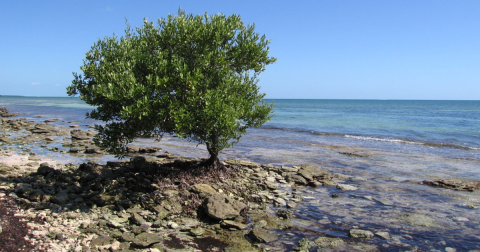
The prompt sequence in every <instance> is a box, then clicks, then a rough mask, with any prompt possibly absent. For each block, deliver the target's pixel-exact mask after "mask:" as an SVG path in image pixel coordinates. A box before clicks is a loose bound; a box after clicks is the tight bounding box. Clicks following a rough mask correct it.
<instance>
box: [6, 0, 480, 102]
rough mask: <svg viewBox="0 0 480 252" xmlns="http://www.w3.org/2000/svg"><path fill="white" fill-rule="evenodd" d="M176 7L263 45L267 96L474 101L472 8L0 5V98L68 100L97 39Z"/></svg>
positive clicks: (395, 3)
mask: <svg viewBox="0 0 480 252" xmlns="http://www.w3.org/2000/svg"><path fill="white" fill-rule="evenodd" d="M180 7H181V8H182V9H183V10H185V11H186V12H187V13H192V14H195V15H196V14H204V13H205V12H207V13H208V14H211V15H213V14H216V13H223V14H226V15H231V14H238V15H240V16H241V17H242V21H244V23H247V24H248V23H254V24H255V27H256V31H257V32H258V33H260V34H265V35H266V37H267V38H268V39H270V40H271V44H270V56H273V57H276V58H277V62H276V63H274V64H272V65H269V66H267V68H266V71H265V72H263V73H262V74H261V75H260V81H259V83H258V85H260V86H261V92H264V93H266V98H272V99H275V98H276V99H279V98H291V99H425V100H480V15H479V13H480V1H478V0H460V1H451V0H448V1H444V0H388V1H385V0H339V1H334V0H317V1H313V0H303V1H291V0H290V1H284V0H244V1H223V0H217V1H207V0H205V1H200V0H191V1H173V0H170V1H166V0H164V1H161V0H157V1H153V0H143V1H126V0H95V1H93V0H81V1H80V0H48V1H47V0H45V1H41V0H38V1H27V0H17V1H3V2H2V4H1V7H0V32H1V34H2V35H1V39H0V95H26V96H67V94H66V91H65V89H66V87H67V86H69V85H70V84H71V81H72V80H73V75H72V72H79V73H81V70H80V66H81V65H82V63H83V59H84V57H85V53H86V52H87V51H88V50H89V49H90V47H91V46H92V45H93V43H94V42H96V41H97V40H98V39H99V38H103V37H105V36H112V35H113V34H116V35H118V36H121V35H123V34H124V30H125V27H126V25H125V20H126V19H127V20H128V21H129V23H130V24H131V26H141V25H142V22H143V19H144V18H148V20H150V21H155V20H157V19H158V18H162V17H167V16H168V15H169V14H177V12H178V9H179V8H180Z"/></svg>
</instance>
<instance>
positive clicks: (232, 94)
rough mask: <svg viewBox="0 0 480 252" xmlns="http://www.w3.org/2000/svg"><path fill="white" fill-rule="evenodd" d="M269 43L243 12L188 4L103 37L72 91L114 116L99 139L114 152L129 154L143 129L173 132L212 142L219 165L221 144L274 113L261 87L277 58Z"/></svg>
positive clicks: (100, 115)
mask: <svg viewBox="0 0 480 252" xmlns="http://www.w3.org/2000/svg"><path fill="white" fill-rule="evenodd" d="M268 44H269V40H267V39H266V38H265V35H263V36H260V35H259V34H258V33H257V32H255V26H254V25H250V24H249V25H247V26H245V25H244V24H243V22H242V21H241V18H240V16H238V15H230V16H225V15H223V14H216V15H213V16H209V15H208V14H207V13H205V15H203V16H202V15H196V16H194V15H191V14H186V13H185V12H183V11H181V10H180V11H179V13H178V15H177V16H174V15H169V16H168V18H166V19H163V18H161V19H158V21H157V23H156V25H155V24H154V23H153V22H149V21H147V20H146V19H145V20H144V23H143V26H142V27H137V28H135V29H133V28H131V27H130V26H129V25H128V24H127V28H126V30H125V35H124V36H122V37H117V36H116V35H113V36H112V37H105V38H102V39H99V40H98V41H97V42H96V43H94V45H93V46H92V47H91V49H90V50H89V51H88V52H87V53H86V57H85V59H84V62H83V66H81V68H80V69H81V70H82V72H83V74H78V73H75V72H74V73H73V75H74V80H73V81H72V84H71V85H70V86H69V87H68V88H67V93H68V94H69V95H70V96H72V95H76V94H80V98H81V99H82V100H84V101H85V102H86V103H88V104H90V105H93V106H95V109H93V110H92V111H91V112H90V113H88V114H87V117H89V118H93V119H97V120H102V121H105V122H106V123H105V124H104V125H96V128H97V130H98V132H99V134H98V135H97V136H96V137H95V142H96V143H97V144H98V145H99V146H100V147H102V148H104V149H106V150H108V151H109V152H111V153H114V154H116V155H119V156H121V155H123V153H125V150H126V145H127V144H128V143H130V142H132V141H133V140H134V139H135V138H136V137H138V136H139V135H142V136H146V137H153V136H157V137H158V136H162V135H163V134H165V133H168V134H172V135H174V136H178V137H180V138H185V139H188V140H191V141H194V142H197V143H199V144H205V145H206V147H207V150H208V152H209V154H210V159H209V160H208V162H209V163H210V164H213V165H214V166H217V165H218V160H219V159H218V155H219V152H220V151H221V150H223V149H225V148H228V147H231V146H233V145H234V144H236V143H237V142H238V141H239V140H240V138H241V136H242V135H243V134H245V133H246V130H247V128H249V127H259V126H261V125H262V124H263V123H265V122H266V121H268V120H269V119H270V117H271V115H270V113H271V110H272V105H271V104H267V103H266V102H265V101H263V97H264V96H265V94H263V93H260V92H259V87H258V86H257V83H258V76H259V74H260V73H261V72H263V71H264V70H265V67H266V65H268V64H271V63H273V62H275V61H276V59H275V58H273V57H269V56H268V53H269V47H268Z"/></svg>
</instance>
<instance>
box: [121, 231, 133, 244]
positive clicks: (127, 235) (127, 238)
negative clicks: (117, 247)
mask: <svg viewBox="0 0 480 252" xmlns="http://www.w3.org/2000/svg"><path fill="white" fill-rule="evenodd" d="M122 240H124V241H126V242H133V240H135V234H134V233H131V232H127V233H123V234H122Z"/></svg>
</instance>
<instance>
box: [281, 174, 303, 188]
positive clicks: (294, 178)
mask: <svg viewBox="0 0 480 252" xmlns="http://www.w3.org/2000/svg"><path fill="white" fill-rule="evenodd" d="M285 179H286V180H287V181H288V182H293V183H295V184H297V185H307V184H308V181H307V180H306V179H305V178H304V177H303V176H300V175H297V174H292V173H289V174H286V176H285Z"/></svg>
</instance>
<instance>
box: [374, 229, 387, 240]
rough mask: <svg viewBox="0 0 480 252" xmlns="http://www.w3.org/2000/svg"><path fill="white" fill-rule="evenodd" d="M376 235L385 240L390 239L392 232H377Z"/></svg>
mask: <svg viewBox="0 0 480 252" xmlns="http://www.w3.org/2000/svg"><path fill="white" fill-rule="evenodd" d="M375 235H376V236H379V237H382V238H383V239H385V240H390V234H389V233H388V232H383V231H381V232H376V233H375Z"/></svg>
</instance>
